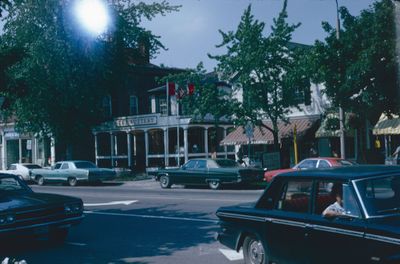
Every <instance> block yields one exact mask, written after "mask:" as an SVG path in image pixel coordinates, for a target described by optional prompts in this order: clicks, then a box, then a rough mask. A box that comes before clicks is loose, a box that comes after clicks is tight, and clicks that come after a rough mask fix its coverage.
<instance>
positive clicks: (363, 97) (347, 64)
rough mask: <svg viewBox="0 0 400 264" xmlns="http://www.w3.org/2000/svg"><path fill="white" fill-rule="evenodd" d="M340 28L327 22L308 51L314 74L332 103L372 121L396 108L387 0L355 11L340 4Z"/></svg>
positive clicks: (391, 16) (391, 19)
mask: <svg viewBox="0 0 400 264" xmlns="http://www.w3.org/2000/svg"><path fill="white" fill-rule="evenodd" d="M340 15H341V19H342V21H343V29H342V30H341V31H340V39H339V40H338V39H336V29H335V28H333V27H332V26H330V25H329V24H328V23H324V24H323V28H324V29H325V31H326V32H327V33H328V36H327V37H326V39H325V42H321V41H317V42H316V43H315V49H314V51H313V65H314V72H315V73H316V74H315V76H314V78H315V79H316V80H317V81H321V82H324V83H325V86H326V93H327V95H328V97H329V98H330V99H332V101H333V103H334V105H336V106H338V105H341V106H342V107H343V108H344V109H345V110H346V111H352V112H354V113H358V114H359V115H361V116H363V117H367V118H369V119H370V120H371V121H376V119H377V118H378V117H379V115H380V113H381V111H383V112H386V113H392V112H394V111H396V105H397V103H398V102H397V100H396V98H397V97H396V89H395V87H397V86H396V70H397V69H396V67H397V66H396V65H397V64H396V56H395V24H394V10H393V3H392V2H391V1H390V0H382V1H379V2H375V3H374V4H373V6H371V7H370V8H369V9H367V10H364V11H362V12H361V14H360V15H359V16H357V17H355V16H352V15H351V14H350V13H349V11H348V10H347V9H346V8H344V7H342V8H340Z"/></svg>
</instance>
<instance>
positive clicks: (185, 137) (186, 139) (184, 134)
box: [183, 127, 189, 163]
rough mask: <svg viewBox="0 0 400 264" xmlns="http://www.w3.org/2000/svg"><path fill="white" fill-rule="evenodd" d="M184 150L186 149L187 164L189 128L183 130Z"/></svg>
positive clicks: (186, 159)
mask: <svg viewBox="0 0 400 264" xmlns="http://www.w3.org/2000/svg"><path fill="white" fill-rule="evenodd" d="M183 148H184V149H185V163H186V162H187V161H188V159H189V154H188V150H189V145H188V128H187V127H185V128H184V129H183Z"/></svg>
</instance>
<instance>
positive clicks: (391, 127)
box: [372, 114, 400, 135]
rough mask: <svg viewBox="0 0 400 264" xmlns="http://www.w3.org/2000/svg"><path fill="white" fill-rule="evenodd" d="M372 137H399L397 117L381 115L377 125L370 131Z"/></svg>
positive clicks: (398, 119)
mask: <svg viewBox="0 0 400 264" xmlns="http://www.w3.org/2000/svg"><path fill="white" fill-rule="evenodd" d="M372 133H373V134H374V135H400V118H399V116H398V115H392V116H391V118H389V117H388V116H387V115H385V114H381V117H380V118H379V121H378V123H376V125H375V126H374V128H373V129H372Z"/></svg>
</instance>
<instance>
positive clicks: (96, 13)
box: [75, 0, 109, 35]
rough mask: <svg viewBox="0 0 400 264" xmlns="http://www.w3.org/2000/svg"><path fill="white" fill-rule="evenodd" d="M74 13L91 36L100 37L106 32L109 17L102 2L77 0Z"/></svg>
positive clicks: (99, 0)
mask: <svg viewBox="0 0 400 264" xmlns="http://www.w3.org/2000/svg"><path fill="white" fill-rule="evenodd" d="M75 11H76V15H77V17H78V19H79V21H81V23H82V25H83V26H84V27H85V28H86V29H87V30H88V31H90V32H91V33H92V34H94V35H100V34H102V33H104V32H105V31H106V28H107V25H108V23H109V16H108V12H107V8H106V6H105V4H104V2H103V1H101V0H79V1H77V3H76V6H75Z"/></svg>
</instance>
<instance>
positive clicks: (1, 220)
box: [0, 214, 15, 225]
mask: <svg viewBox="0 0 400 264" xmlns="http://www.w3.org/2000/svg"><path fill="white" fill-rule="evenodd" d="M13 222H15V216H14V215H12V214H10V215H0V225H5V224H11V223H13Z"/></svg>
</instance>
